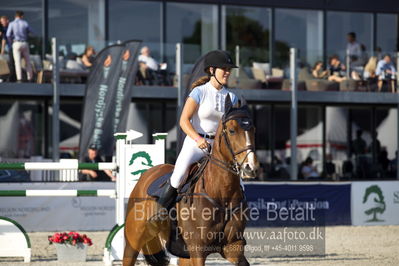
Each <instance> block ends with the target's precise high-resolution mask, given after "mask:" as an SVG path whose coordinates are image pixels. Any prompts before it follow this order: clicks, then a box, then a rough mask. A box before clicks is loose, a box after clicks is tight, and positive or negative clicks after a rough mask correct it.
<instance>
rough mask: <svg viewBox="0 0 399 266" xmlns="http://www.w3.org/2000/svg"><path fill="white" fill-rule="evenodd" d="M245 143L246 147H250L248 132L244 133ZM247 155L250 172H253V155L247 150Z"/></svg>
mask: <svg viewBox="0 0 399 266" xmlns="http://www.w3.org/2000/svg"><path fill="white" fill-rule="evenodd" d="M245 141H246V145H247V146H251V145H252V143H251V138H250V137H249V134H248V131H245ZM247 155H248V157H247V158H248V164H249V167H250V168H251V170H255V167H256V166H255V154H254V152H253V151H251V150H247Z"/></svg>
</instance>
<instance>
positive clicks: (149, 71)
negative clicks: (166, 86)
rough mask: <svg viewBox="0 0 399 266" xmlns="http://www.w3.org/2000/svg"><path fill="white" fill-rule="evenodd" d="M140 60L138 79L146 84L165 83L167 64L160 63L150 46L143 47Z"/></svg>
mask: <svg viewBox="0 0 399 266" xmlns="http://www.w3.org/2000/svg"><path fill="white" fill-rule="evenodd" d="M138 61H139V71H138V73H137V74H138V79H139V83H142V84H144V85H160V83H165V75H166V73H165V69H166V64H165V63H162V64H159V63H158V62H157V61H156V60H155V59H154V58H153V57H152V56H151V50H150V48H148V46H144V47H142V48H141V51H140V55H139V58H138Z"/></svg>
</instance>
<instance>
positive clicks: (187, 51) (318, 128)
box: [0, 0, 399, 180]
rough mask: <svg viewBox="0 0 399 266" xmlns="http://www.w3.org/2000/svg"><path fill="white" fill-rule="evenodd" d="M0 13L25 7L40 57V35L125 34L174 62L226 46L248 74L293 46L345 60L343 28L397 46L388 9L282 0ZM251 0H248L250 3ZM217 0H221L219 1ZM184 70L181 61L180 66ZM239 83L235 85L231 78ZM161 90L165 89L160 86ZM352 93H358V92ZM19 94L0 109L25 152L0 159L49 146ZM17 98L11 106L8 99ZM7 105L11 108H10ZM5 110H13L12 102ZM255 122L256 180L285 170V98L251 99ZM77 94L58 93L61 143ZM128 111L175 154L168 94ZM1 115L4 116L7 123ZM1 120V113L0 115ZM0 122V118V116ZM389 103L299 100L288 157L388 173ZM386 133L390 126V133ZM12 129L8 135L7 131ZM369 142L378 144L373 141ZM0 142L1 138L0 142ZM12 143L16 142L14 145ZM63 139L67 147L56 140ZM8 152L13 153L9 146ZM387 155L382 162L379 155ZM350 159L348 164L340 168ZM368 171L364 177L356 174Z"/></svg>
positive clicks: (309, 58) (74, 128)
mask: <svg viewBox="0 0 399 266" xmlns="http://www.w3.org/2000/svg"><path fill="white" fill-rule="evenodd" d="M0 2H1V5H0V14H1V15H7V16H8V17H9V18H12V17H13V16H14V13H13V12H14V11H15V10H19V9H21V10H23V11H25V19H26V20H27V21H28V22H29V23H30V24H31V26H32V28H33V29H34V35H33V37H32V40H31V41H30V48H31V53H32V54H39V55H41V56H42V57H45V54H46V53H47V54H48V53H50V51H51V47H50V38H51V37H56V38H57V39H58V41H59V44H60V49H61V51H62V52H63V54H64V55H65V56H67V55H69V54H81V53H82V52H83V51H84V49H85V47H86V46H87V45H93V46H94V47H95V48H96V50H97V51H98V50H100V49H102V48H103V47H105V46H106V45H108V44H111V43H117V42H122V41H126V40H132V39H137V40H142V41H143V45H146V46H149V47H150V49H151V51H152V55H153V57H154V58H156V59H157V60H158V61H159V62H167V63H168V68H170V69H172V70H174V67H175V66H174V64H175V63H174V62H175V56H176V51H175V44H176V43H182V44H183V47H184V54H183V57H184V63H185V65H187V66H192V64H194V62H195V60H196V59H197V58H198V57H199V56H200V55H202V54H204V53H206V52H208V51H210V50H213V49H225V50H228V51H230V53H231V54H232V55H233V58H234V60H236V62H238V61H239V64H240V66H241V67H242V69H243V70H244V71H246V72H247V74H248V75H250V74H251V73H250V72H251V67H252V66H253V65H252V64H253V62H258V63H261V64H268V65H269V66H268V67H269V69H270V72H271V71H272V70H271V69H272V68H279V69H282V70H283V71H285V74H286V73H287V71H286V70H287V67H288V62H289V53H288V51H289V48H290V47H296V48H298V50H299V59H300V61H301V63H304V64H308V65H313V64H314V63H315V62H316V61H324V62H325V63H326V62H327V58H328V57H329V56H331V55H334V54H337V55H338V56H339V57H340V58H342V59H344V58H345V53H346V51H345V50H346V45H347V40H346V34H347V33H348V32H355V33H356V35H357V40H358V42H360V43H361V44H363V45H364V47H365V52H366V53H367V54H368V55H370V56H371V55H376V56H378V55H379V54H380V53H391V54H394V53H395V52H396V51H398V45H399V41H398V38H399V34H398V30H399V28H398V24H399V19H398V13H395V12H394V11H390V10H385V11H370V10H369V11H365V10H359V11H358V10H353V11H344V10H339V9H337V8H334V9H331V10H330V9H328V8H310V7H308V6H303V7H301V8H298V7H297V6H296V5H297V4H295V3H294V2H295V1H292V2H293V4H292V5H291V6H290V5H281V6H276V5H275V4H273V5H270V6H268V5H267V4H265V3H263V2H262V1H259V2H258V3H257V5H255V4H254V5H251V6H250V5H248V4H247V3H246V2H245V1H241V2H238V1H234V2H232V4H231V5H230V4H220V2H218V1H214V2H212V1H197V2H183V1H178V2H174V1H133V0H112V1H111V0H85V1H76V0H23V1H22V0H14V1H5V0H2V1H0ZM252 2H253V1H251V3H252ZM223 3H226V1H224V2H223ZM187 69H188V68H187ZM241 84H242V83H241ZM165 89H169V88H165ZM359 97H361V96H359ZM27 98H29V97H26V96H25V97H21V99H17V100H15V98H12V97H11V98H7V97H5V98H3V99H1V102H0V106H1V107H0V116H1V117H2V118H5V119H6V118H7V117H8V118H7V119H11V120H15V119H16V121H19V122H18V123H17V124H15V125H13V126H14V127H20V126H22V125H23V121H24V119H25V120H28V121H29V123H30V126H29V127H28V129H29V128H30V130H33V133H32V132H31V133H29V132H28V133H27V134H30V135H29V136H30V137H29V138H30V142H29V143H28V144H26V145H25V146H26V147H27V148H26V149H27V153H26V154H22V155H21V154H18V153H17V152H16V151H15V152H14V151H12V150H11V151H10V150H4V149H3V150H1V149H2V146H1V145H0V156H2V157H5V158H7V157H21V158H22V157H29V156H35V155H42V156H48V155H49V154H51V148H50V147H51V143H50V140H49V139H51V138H50V137H49V136H50V132H49V128H51V125H50V124H49V123H50V122H48V121H51V117H50V114H49V112H47V110H48V109H49V107H50V106H51V101H50V100H49V99H46V100H43V99H39V98H35V99H34V100H31V99H27ZM16 103H17V104H16ZM15 106H17V107H18V108H17V107H15ZM13 108H14V109H13ZM251 109H252V111H253V114H254V119H255V124H256V127H257V135H256V144H257V152H258V156H259V158H260V161H261V163H262V173H261V175H260V177H259V179H260V180H270V179H276V180H283V179H287V178H289V170H288V169H289V168H288V167H289V165H290V106H289V102H288V100H282V101H279V102H276V101H271V100H269V99H267V98H265V99H257V100H256V101H254V102H252V103H251ZM81 110H82V98H81V97H75V98H73V97H72V98H68V97H65V98H62V99H61V113H62V115H63V117H61V128H62V130H61V132H62V135H61V142H63V141H64V143H69V142H68V141H73V139H72V138H73V137H74V136H76V134H78V132H79V127H80V119H81ZM131 110H135V115H136V117H138V118H137V119H141V120H146V121H151V122H149V123H147V124H145V125H142V126H141V128H140V130H139V131H143V132H144V133H145V135H144V138H143V139H142V140H141V141H142V142H143V143H148V142H151V134H152V133H155V132H160V131H162V132H169V133H170V136H171V137H170V140H169V141H168V153H167V157H168V160H169V162H172V163H173V160H174V158H175V153H174V149H175V143H174V142H175V140H176V137H174V136H175V135H176V134H175V133H176V123H175V122H176V117H177V114H176V102H175V100H164V99H160V98H154V99H153V100H152V99H146V100H135V99H133V103H132V107H131ZM11 120H10V121H11ZM2 121H3V122H4V121H6V120H4V119H3V120H2ZM3 122H2V123H3ZM397 126H398V125H397V109H396V106H395V105H392V104H390V105H389V104H386V105H378V104H374V105H364V104H363V105H361V104H357V103H356V101H354V102H353V104H351V103H349V104H345V105H343V104H340V103H337V102H336V103H325V102H324V103H318V102H317V100H316V101H314V102H312V103H300V104H299V112H298V136H297V144H298V161H299V162H302V161H304V160H305V159H306V158H307V157H308V156H311V157H312V158H313V159H314V161H315V166H316V167H317V170H318V171H319V173H320V175H322V176H323V177H326V176H328V178H329V180H331V179H333V178H334V179H335V178H337V176H338V178H341V179H344V178H348V179H353V178H359V179H362V178H363V179H364V178H372V177H387V178H388V177H393V176H395V175H396V174H395V173H394V171H396V169H395V168H394V166H393V165H392V162H393V161H394V160H395V158H396V148H395V147H397V132H396V128H397ZM359 130H361V131H362V138H363V139H364V141H365V143H366V150H365V153H364V154H362V155H364V161H365V162H369V163H370V165H371V166H370V167H371V168H372V169H366V170H365V169H364V168H362V167H363V166H361V167H360V166H359V163H358V164H357V165H356V160H358V157H359V156H358V155H356V154H355V151H354V148H353V145H354V144H353V143H354V140H355V139H356V137H357V135H356V134H357V132H358V131H359ZM392 132H394V133H392ZM12 137H13V136H12V135H10V134H6V133H5V132H2V133H0V140H2V141H3V142H4V141H6V140H12V141H15V142H16V143H18V142H19V143H22V142H23V139H24V136H19V137H18V138H19V139H13V138H12ZM14 137H15V136H14ZM377 139H378V140H379V143H380V144H377V143H378V142H377V141H376V140H377ZM0 144H1V142H0ZM18 145H23V143H22V144H18ZM65 147H66V148H68V147H70V146H68V145H66V144H65ZM13 152H14V153H13ZM387 161H389V163H387ZM329 162H333V163H334V164H335V167H336V169H335V173H336V175H335V176H332V175H328V173H327V172H328V171H327V168H328V167H327V166H326V165H327V163H329ZM350 162H352V168H351V166H350ZM365 172H367V173H371V176H367V175H365V174H364V173H365Z"/></svg>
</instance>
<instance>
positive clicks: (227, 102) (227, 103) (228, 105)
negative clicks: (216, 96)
mask: <svg viewBox="0 0 399 266" xmlns="http://www.w3.org/2000/svg"><path fill="white" fill-rule="evenodd" d="M231 108H233V103H232V102H231V98H230V93H227V96H226V100H225V102H224V112H225V113H226V114H227V113H228V112H229V111H230V109H231Z"/></svg>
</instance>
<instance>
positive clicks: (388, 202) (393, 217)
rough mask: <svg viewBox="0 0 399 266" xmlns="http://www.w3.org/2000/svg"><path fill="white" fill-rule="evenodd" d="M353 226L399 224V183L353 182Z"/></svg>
mask: <svg viewBox="0 0 399 266" xmlns="http://www.w3.org/2000/svg"><path fill="white" fill-rule="evenodd" d="M352 224H353V225H396V224H399V181H375V182H353V183H352Z"/></svg>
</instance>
